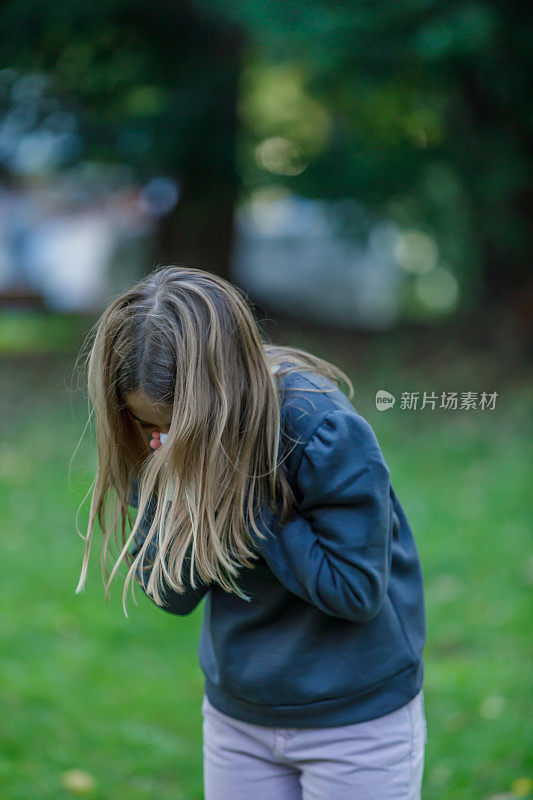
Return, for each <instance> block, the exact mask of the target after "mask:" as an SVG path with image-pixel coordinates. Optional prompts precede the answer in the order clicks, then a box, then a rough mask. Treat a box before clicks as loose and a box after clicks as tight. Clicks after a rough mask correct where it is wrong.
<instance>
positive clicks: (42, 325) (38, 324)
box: [0, 311, 88, 356]
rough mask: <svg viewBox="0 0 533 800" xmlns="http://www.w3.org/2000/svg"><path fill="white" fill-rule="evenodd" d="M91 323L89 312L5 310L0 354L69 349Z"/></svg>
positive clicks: (0, 323) (0, 315)
mask: <svg viewBox="0 0 533 800" xmlns="http://www.w3.org/2000/svg"><path fill="white" fill-rule="evenodd" d="M87 327H88V322H87V316H86V315H83V314H78V313H71V314H67V313H65V312H55V313H54V312H43V313H38V312H35V311H31V312H24V311H3V312H0V355H9V356H13V355H18V354H19V355H24V354H32V355H38V354H39V353H51V352H61V353H67V352H70V351H71V350H72V342H73V341H77V340H78V339H79V338H80V336H81V335H82V333H83V332H84V331H86V330H87Z"/></svg>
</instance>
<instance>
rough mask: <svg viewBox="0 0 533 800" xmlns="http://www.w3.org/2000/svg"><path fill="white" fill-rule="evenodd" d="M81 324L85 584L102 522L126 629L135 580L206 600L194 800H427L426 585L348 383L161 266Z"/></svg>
mask: <svg viewBox="0 0 533 800" xmlns="http://www.w3.org/2000/svg"><path fill="white" fill-rule="evenodd" d="M93 332H94V339H92V337H91V335H90V336H89V340H90V342H91V347H90V351H89V354H88V357H87V361H88V389H89V395H90V400H91V402H92V406H93V408H94V412H95V416H96V436H97V446H98V470H97V474H96V477H95V480H94V482H93V486H94V491H93V495H92V501H91V508H90V514H89V525H88V531H87V536H86V546H85V553H84V558H83V566H82V573H81V577H80V581H79V584H78V587H77V589H76V592H77V593H78V592H80V591H82V590H83V588H84V584H85V579H86V575H87V564H88V558H89V552H90V546H91V538H92V531H93V527H94V523H95V520H96V518H98V522H99V524H100V527H101V530H102V536H103V557H102V564H103V565H104V564H105V575H106V576H107V575H109V572H108V568H107V551H108V545H109V541H110V538H111V533H113V534H114V537H115V542H116V543H117V546H118V549H119V551H120V552H119V554H118V558H117V560H116V563H115V565H114V567H113V569H112V571H111V574H110V576H109V581H108V582H107V584H105V577H104V573H103V571H102V575H103V578H104V584H105V593H106V599H107V597H108V590H109V585H110V583H111V581H112V579H113V577H114V575H115V573H116V571H117V568H118V566H119V564H120V562H121V561H122V560H125V563H126V564H127V566H128V568H129V570H128V574H127V576H126V579H125V582H124V592H123V608H124V613H125V614H126V616H127V611H126V606H125V597H126V593H127V590H128V585H129V582H130V581H132V575H134V576H135V581H136V582H138V583H139V584H140V586H141V587H142V589H143V590H144V592H145V593H146V594H147V595H148V597H150V599H151V600H152V601H153V602H154V603H155V604H156V605H157V606H159V607H161V608H162V609H164V610H165V611H167V612H169V613H171V614H175V615H178V616H182V615H184V614H189V613H190V612H191V611H192V610H193V609H194V608H195V607H196V606H197V605H198V603H199V602H200V601H201V600H202V598H205V614H204V620H203V628H202V632H201V637H200V644H199V660H200V666H201V668H202V670H203V672H204V674H205V691H204V696H203V704H202V713H203V763H204V775H203V777H204V790H205V797H206V798H207V800H267V799H268V800H297V798H298V800H300V799H303V800H349V799H350V798H352V799H353V800H356V799H357V800H370V798H375V799H376V800H389V799H390V800H408V799H409V800H414V799H415V798H420V789H421V782H422V774H423V762H424V750H425V743H426V721H425V716H424V703H423V692H422V682H423V674H424V667H423V661H422V653H423V648H424V644H425V635H426V624H425V610H424V595H423V582H422V572H421V567H420V561H419V557H418V553H417V548H416V544H415V541H414V538H413V534H412V532H411V529H410V527H409V523H408V521H407V519H406V516H405V514H404V512H403V510H402V507H401V505H400V503H399V501H398V498H397V497H396V494H395V492H394V490H393V488H392V486H391V482H390V472H389V469H388V467H387V464H386V462H385V459H384V457H383V454H382V452H381V449H380V446H379V444H378V442H377V439H376V436H375V435H374V432H373V430H372V428H371V426H370V425H369V424H368V422H366V420H365V419H364V418H363V417H362V416H361V415H360V414H359V413H358V412H357V411H356V410H355V408H354V406H353V405H352V403H351V402H350V399H348V397H347V396H346V395H345V394H344V393H343V392H342V391H341V390H340V389H339V388H338V383H339V381H340V379H342V380H344V381H346V383H347V385H348V387H349V391H350V398H351V397H353V394H354V390H353V386H352V384H351V382H350V380H349V378H348V377H347V376H346V375H345V373H344V372H342V371H341V370H340V369H339V368H338V367H336V366H334V365H333V364H330V363H328V362H326V361H323V360H322V359H320V358H318V357H316V356H314V355H311V354H309V353H307V352H305V351H303V350H299V349H297V348H293V347H278V346H274V345H271V344H268V343H267V342H265V340H264V339H263V338H262V337H261V335H260V333H259V330H258V326H257V323H256V322H255V320H254V317H253V314H252V311H251V308H250V306H249V304H248V303H247V301H246V299H245V298H244V297H243V295H242V294H241V293H240V292H239V290H238V289H236V288H235V287H234V286H232V285H231V284H230V283H228V282H227V281H225V280H223V279H221V278H219V277H217V276H216V275H212V274H210V273H209V272H205V271H203V270H200V269H193V268H186V267H181V266H180V267H175V266H171V267H160V268H157V269H156V270H154V271H153V272H152V273H151V274H150V275H149V276H148V277H147V278H146V279H145V280H143V281H141V282H140V283H138V284H137V285H136V286H134V287H133V288H131V289H130V290H129V291H127V292H125V293H124V294H123V295H121V296H119V297H117V298H116V299H115V300H114V301H113V302H112V303H111V304H110V306H109V307H108V308H107V309H106V310H105V312H104V313H103V315H102V316H101V318H100V319H99V321H98V322H97V323H96V325H95V327H94V329H93ZM161 434H163V439H166V440H165V441H164V443H163V442H162V440H161ZM108 492H110V493H112V497H113V499H114V504H113V507H112V520H108V519H107V517H108V514H107V494H108ZM130 505H131V506H132V507H134V508H136V509H137V514H136V517H135V519H134V520H132V518H131V517H130V513H131V512H130V511H129V509H128V506H130ZM119 523H120V537H121V538H120V545H118V542H117V525H118V524H119ZM126 523H128V529H129V527H130V526H131V527H132V529H131V533H129V532H127V528H126ZM132 542H133V543H134V544H133V549H132V550H131V551H130V550H129V548H130V545H131V544H132ZM132 595H133V600H134V602H135V596H134V593H133V582H132Z"/></svg>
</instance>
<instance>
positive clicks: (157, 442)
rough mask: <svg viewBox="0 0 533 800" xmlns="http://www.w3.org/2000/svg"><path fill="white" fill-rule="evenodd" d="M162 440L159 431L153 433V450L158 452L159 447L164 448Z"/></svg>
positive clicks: (151, 445) (151, 443) (151, 444)
mask: <svg viewBox="0 0 533 800" xmlns="http://www.w3.org/2000/svg"><path fill="white" fill-rule="evenodd" d="M162 444H163V443H162V442H161V439H160V438H159V431H153V433H152V440H151V442H150V447H151V448H152V450H157V449H158V447H161V446H162Z"/></svg>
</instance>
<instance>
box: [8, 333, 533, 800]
mask: <svg viewBox="0 0 533 800" xmlns="http://www.w3.org/2000/svg"><path fill="white" fill-rule="evenodd" d="M80 343H81V341H80ZM291 343H292V344H294V345H296V346H300V347H305V348H309V349H310V350H313V351H314V352H316V353H317V354H319V355H321V356H322V357H324V358H330V359H331V360H333V361H335V362H336V363H337V364H339V366H341V367H343V368H345V369H346V368H347V364H348V362H349V363H350V364H351V366H350V367H349V374H350V377H351V379H352V381H353V383H354V387H355V390H356V395H355V398H354V399H353V403H354V405H355V406H356V408H357V409H358V410H359V411H360V413H362V414H363V416H365V417H366V418H367V419H368V421H369V422H370V423H371V424H372V425H373V427H374V430H375V432H376V435H377V436H378V439H379V441H380V444H381V447H382V450H383V452H384V455H385V457H386V459H387V462H388V464H389V466H390V469H391V473H392V480H393V485H394V488H395V490H396V492H397V494H398V496H399V498H400V501H401V503H402V506H403V508H404V510H405V512H406V514H407V517H408V519H409V521H410V523H411V527H412V529H413V532H414V534H415V537H416V540H417V544H418V548H419V552H420V557H421V561H422V568H423V573H424V578H425V586H426V613H427V625H428V641H427V646H426V650H425V683H424V694H425V703H426V717H427V723H428V744H427V749H426V766H425V773H424V788H423V797H424V798H425V800H437V798H439V799H440V798H442V799H443V800H478V798H479V799H480V800H481V799H485V798H486V799H487V800H489V798H491V799H492V800H504V798H505V799H507V798H509V800H510V798H515V797H531V791H532V789H531V787H532V783H531V778H532V777H533V774H532V771H531V763H530V761H529V762H528V751H529V752H531V751H532V749H533V748H532V734H531V718H532V708H531V705H530V698H531V681H530V680H529V679H528V674H530V672H531V647H530V645H531V639H530V637H529V640H528V628H530V625H531V601H530V598H531V587H532V584H533V551H532V549H531V538H530V537H529V535H528V534H529V531H530V529H531V524H530V521H531V516H532V507H531V492H530V481H531V474H530V471H529V470H528V466H529V463H530V460H529V458H528V457H529V439H528V434H531V427H530V426H529V423H528V411H529V406H530V401H531V397H530V395H528V383H527V375H526V374H525V372H523V371H522V372H521V371H520V370H518V369H517V370H515V371H514V372H513V373H512V374H506V375H505V376H504V373H503V371H501V370H499V365H497V364H495V363H494V361H493V360H491V358H490V356H487V355H478V356H466V355H462V356H461V357H459V356H457V355H456V354H448V358H447V359H442V360H440V361H439V363H435V360H432V359H426V360H425V361H424V360H422V359H416V358H408V357H406V352H407V351H406V350H404V349H402V347H403V346H402V347H400V345H399V344H394V343H393V342H391V341H390V342H389V343H388V344H386V345H385V344H384V343H383V341H379V340H376V342H375V343H374V344H371V345H368V347H367V349H366V350H365V353H364V358H363V357H361V359H360V360H358V359H357V357H355V356H354V354H353V353H351V354H350V359H349V360H348V359H347V358H342V357H341V355H336V354H335V352H332V350H327V348H326V346H325V345H324V343H323V342H322V341H321V342H320V343H319V342H318V340H317V341H312V340H310V339H306V340H301V341H298V342H296V341H294V340H292V341H291ZM352 356H353V358H352ZM73 363H74V356H72V357H68V356H65V355H58V354H56V355H53V354H52V355H49V356H47V357H41V358H39V359H32V358H31V357H23V358H22V359H21V360H18V361H17V360H14V359H7V360H4V361H3V362H2V365H1V368H2V386H3V391H2V397H1V401H0V417H1V419H2V420H3V431H2V445H3V446H2V448H1V453H0V476H1V477H0V480H1V485H2V492H1V494H0V513H1V516H2V520H3V531H4V536H3V548H2V559H1V560H0V581H1V585H2V592H1V595H0V614H1V619H2V636H3V657H2V659H0V703H1V708H2V714H1V716H2V721H1V723H0V796H1V797H2V798H5V799H6V800H36V798H39V800H60V798H67V797H72V796H73V795H74V794H76V793H78V794H80V795H81V794H82V793H84V794H85V796H87V797H90V798H94V799H95V800H104V799H105V800H110V799H111V798H112V800H141V799H142V800H144V799H146V800H153V799H154V798H156V797H157V798H158V800H200V798H202V750H201V712H200V704H201V696H202V688H203V675H202V673H201V670H200V668H199V666H198V663H197V655H196V648H197V639H198V634H199V630H200V627H201V622H202V614H203V604H201V605H200V606H199V607H198V608H197V609H196V611H195V612H194V613H193V614H192V615H190V616H188V617H174V616H172V615H170V614H166V613H165V612H163V611H161V610H159V609H158V608H156V607H155V606H154V605H153V604H152V603H151V602H150V601H149V600H148V599H147V598H146V597H145V596H144V595H143V594H142V592H141V591H140V590H139V589H137V590H136V597H137V599H138V606H135V605H134V604H133V602H132V601H131V599H129V600H128V614H129V617H128V619H126V618H125V616H124V614H123V611H122V599H121V596H122V579H121V578H120V576H119V579H118V580H117V579H115V581H114V583H113V585H112V588H111V600H110V603H109V604H108V605H106V603H105V601H104V596H103V586H102V580H101V576H100V541H99V538H98V537H99V533H98V535H97V538H96V539H95V540H94V542H93V551H92V554H91V565H90V571H89V576H88V580H87V584H86V591H85V593H84V594H81V595H75V594H74V590H75V588H76V585H77V583H78V579H79V574H80V569H81V562H82V554H83V547H84V542H83V541H82V539H81V538H79V536H78V535H77V533H76V528H75V516H76V511H77V507H78V505H79V504H80V503H81V502H82V500H83V498H84V495H85V493H86V492H87V491H88V489H89V486H90V483H91V481H92V478H93V472H92V470H93V468H94V464H95V450H94V444H93V441H92V436H91V434H90V433H89V434H88V435H87V436H86V438H85V439H84V440H83V442H82V444H81V445H80V447H79V449H78V450H77V452H76V455H75V457H74V459H73V460H72V463H71V457H72V454H73V452H74V450H75V447H76V444H77V442H78V439H79V437H80V435H81V433H82V431H83V427H84V425H85V422H86V420H87V402H86V400H85V398H84V397H82V396H81V394H79V393H78V394H77V393H76V392H75V391H74V389H75V387H73V388H72V391H69V390H70V387H71V379H72V368H73ZM380 388H386V389H388V390H389V391H391V392H392V393H393V394H395V395H397V396H399V395H400V394H401V392H402V391H417V390H420V391H421V392H423V391H435V392H437V394H438V393H439V392H440V391H442V390H446V391H459V392H462V391H482V390H485V391H490V392H491V391H497V392H498V398H497V401H496V408H495V410H493V411H489V410H485V411H481V410H470V411H455V412H452V411H442V410H438V409H436V410H435V411H431V410H430V409H428V408H426V409H423V410H418V411H407V410H401V409H400V408H399V407H398V405H397V406H396V407H395V408H394V409H392V410H390V411H388V412H386V413H380V412H377V411H376V410H375V407H374V406H373V398H374V394H375V391H376V390H377V389H380ZM69 467H70V475H69ZM87 518H88V500H87V501H86V502H85V504H84V506H83V508H82V510H81V512H80V515H79V519H78V525H79V529H80V531H81V532H82V534H85V531H86V528H85V526H86V523H87ZM124 573H125V570H124V568H122V572H121V575H122V576H123V575H124ZM528 666H529V670H528ZM72 770H82V771H83V773H86V774H85V777H84V774H83V773H82V775H81V776H79V777H78V788H77V789H76V785H75V784H76V774H74V775H73V774H72V772H71V771H72ZM84 780H85V788H84ZM91 780H92V783H91ZM228 800H231V799H230V798H228ZM273 800H275V799H273Z"/></svg>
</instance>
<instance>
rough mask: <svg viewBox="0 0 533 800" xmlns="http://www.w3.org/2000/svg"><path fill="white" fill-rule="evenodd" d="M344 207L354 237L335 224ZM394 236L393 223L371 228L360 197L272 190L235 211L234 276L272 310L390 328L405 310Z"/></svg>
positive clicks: (345, 323) (370, 326)
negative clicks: (327, 198)
mask: <svg viewBox="0 0 533 800" xmlns="http://www.w3.org/2000/svg"><path fill="white" fill-rule="evenodd" d="M343 206H344V208H345V209H346V208H347V207H348V211H349V212H350V215H351V218H352V223H353V222H355V232H354V233H353V234H352V235H351V236H348V235H347V234H346V233H342V232H341V231H339V230H338V225H337V224H336V223H335V220H336V217H337V214H338V213H339V211H340V212H341V213H342V207H343ZM397 236H398V231H397V229H396V227H395V226H394V225H392V223H390V222H386V221H382V222H379V223H377V224H374V225H370V224H369V223H368V221H367V219H366V214H365V212H364V210H363V209H362V207H360V206H359V205H358V204H357V203H356V202H355V201H351V200H348V201H341V203H340V204H335V203H331V202H324V201H315V200H307V199H304V198H299V197H294V196H292V195H288V196H285V197H277V198H272V197H270V198H269V197H268V195H267V196H266V197H263V198H261V197H259V198H258V199H256V200H254V201H251V202H249V203H247V204H246V205H243V206H241V208H240V209H239V211H238V213H237V216H236V235H235V246H234V252H233V276H234V279H235V282H236V283H238V285H239V286H242V287H243V288H244V289H245V290H246V291H247V292H248V293H249V294H250V295H252V296H253V297H256V298H257V299H258V300H259V301H264V302H265V303H268V305H269V307H271V308H278V309H280V310H283V311H287V312H291V313H296V314H297V315H300V316H302V317H305V318H306V319H316V320H317V321H320V322H325V323H335V324H341V325H345V326H347V327H350V326H353V327H357V328H367V329H371V330H380V329H386V328H388V327H390V326H391V325H392V324H393V323H394V322H395V321H396V319H397V318H398V316H399V314H400V286H401V283H402V281H403V280H404V279H405V275H404V272H403V271H402V270H401V269H400V268H399V265H398V262H397V259H396V257H395V255H394V247H395V243H396V239H397Z"/></svg>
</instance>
